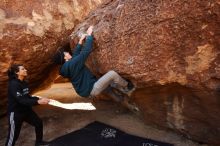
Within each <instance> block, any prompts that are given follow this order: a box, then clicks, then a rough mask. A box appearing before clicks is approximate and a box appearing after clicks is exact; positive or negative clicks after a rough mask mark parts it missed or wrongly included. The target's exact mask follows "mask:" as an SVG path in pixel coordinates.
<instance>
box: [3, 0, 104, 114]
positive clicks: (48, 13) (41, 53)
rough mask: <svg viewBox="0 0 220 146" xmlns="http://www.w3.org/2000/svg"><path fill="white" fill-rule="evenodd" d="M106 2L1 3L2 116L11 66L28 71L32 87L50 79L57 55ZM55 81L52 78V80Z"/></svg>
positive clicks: (19, 0)
mask: <svg viewBox="0 0 220 146" xmlns="http://www.w3.org/2000/svg"><path fill="white" fill-rule="evenodd" d="M101 1H102V0H74V1H70V0H46V1H39V0H28V1H26V0H16V1H8V0H7V1H1V2H0V56H1V58H0V62H1V63H0V70H1V71H0V87H1V88H0V98H1V103H0V109H1V111H0V114H2V113H3V111H2V110H3V109H5V108H3V105H5V104H6V100H7V98H6V91H7V75H6V71H7V69H8V67H9V66H10V64H11V63H13V62H17V63H22V64H24V65H25V67H26V68H27V69H28V73H29V75H30V76H29V77H30V78H29V81H30V83H31V87H36V86H37V85H39V83H40V82H42V80H44V79H45V77H47V76H48V72H49V69H50V64H51V60H50V57H51V56H52V55H53V53H54V51H55V50H56V49H57V48H58V46H60V45H61V44H62V43H63V42H65V40H66V38H67V37H68V35H69V34H70V32H71V31H72V29H73V28H74V27H75V25H76V24H78V23H79V21H81V20H82V19H83V18H84V17H85V16H86V15H87V14H88V13H89V11H90V10H91V9H94V8H95V7H96V6H97V5H98V4H100V3H101ZM51 78H52V77H51Z"/></svg>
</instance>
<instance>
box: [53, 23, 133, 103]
mask: <svg viewBox="0 0 220 146" xmlns="http://www.w3.org/2000/svg"><path fill="white" fill-rule="evenodd" d="M92 33H93V26H90V27H89V28H88V30H87V33H86V34H83V35H81V38H80V40H79V42H78V44H77V45H76V48H75V49H74V51H73V52H72V53H71V48H70V44H67V45H65V46H64V47H62V48H60V49H59V50H58V51H57V53H56V54H55V55H54V62H55V63H56V64H59V65H62V66H61V68H60V75H62V76H63V77H65V78H69V79H70V81H71V83H72V85H73V87H74V89H75V91H76V92H77V94H79V95H80V96H81V97H86V98H93V97H96V96H97V95H99V94H100V93H103V92H105V93H107V94H108V95H110V96H111V97H112V98H113V99H114V100H116V101H117V102H122V101H124V94H126V95H128V96H129V95H131V93H132V92H133V91H134V89H135V87H134V85H133V84H132V83H131V82H130V81H127V80H125V79H123V78H122V77H121V76H120V75H119V74H118V73H116V72H115V71H113V70H111V71H109V72H107V73H106V74H104V75H103V76H102V77H101V78H99V79H97V78H96V76H95V75H93V74H92V73H91V71H90V70H89V69H88V67H87V66H86V65H85V62H86V59H87V58H88V56H89V54H90V53H91V51H92V46H93V36H92ZM84 40H85V43H84V44H83V42H84ZM71 54H72V55H71ZM113 88H117V90H120V92H121V93H123V94H116V93H115V92H113Z"/></svg>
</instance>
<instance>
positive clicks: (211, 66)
mask: <svg viewBox="0 0 220 146" xmlns="http://www.w3.org/2000/svg"><path fill="white" fill-rule="evenodd" d="M91 24H93V25H95V33H94V36H95V47H94V50H93V53H91V55H90V57H89V60H88V62H87V63H88V65H89V67H90V69H91V70H93V72H95V73H96V74H98V75H99V74H104V73H106V72H107V71H108V70H110V69H114V70H115V71H117V72H118V73H119V74H121V75H122V76H123V77H126V78H129V79H130V80H132V81H133V82H134V83H135V84H136V85H137V87H140V88H145V90H148V89H150V88H148V87H156V86H161V85H169V84H172V83H175V84H178V86H179V85H181V86H183V87H187V88H190V89H191V90H192V89H193V90H203V91H206V92H208V93H209V94H206V95H205V94H204V96H203V95H198V96H187V95H183V94H182V92H181V93H180V94H178V96H177V98H174V95H173V94H171V93H170V94H168V95H167V94H166V98H168V97H169V96H171V97H172V99H170V100H169V101H167V102H166V100H163V99H161V98H162V97H160V98H159V96H157V97H158V99H154V98H155V97H154V96H144V92H140V94H139V93H138V95H139V98H138V97H137V98H135V99H134V102H136V103H139V101H140V100H141V99H142V98H143V102H142V103H141V104H138V105H139V108H140V109H142V110H141V112H142V113H143V115H144V117H145V119H146V122H148V123H149V122H150V123H153V122H152V121H155V120H158V121H160V122H158V123H156V124H157V125H160V126H164V127H168V128H172V129H174V130H176V131H179V132H181V133H184V134H186V135H187V136H188V137H190V138H192V139H196V140H198V141H202V142H205V143H213V144H220V140H219V137H220V127H219V123H220V118H219V117H220V102H219V96H216V95H215V96H214V95H213V94H212V92H214V93H216V94H218V92H219V89H220V55H219V53H220V48H219V46H220V34H219V31H220V25H219V24H220V2H219V1H218V0H208V1H200V0H192V1H172V0H168V1H162V0H154V1H152V0H141V1H136V0H115V1H109V2H107V3H105V4H103V5H102V6H100V7H99V8H98V9H96V10H95V11H94V12H92V13H91V14H90V15H89V16H88V17H87V18H86V20H85V21H83V23H81V24H80V25H78V26H77V27H76V29H75V31H74V32H73V33H72V38H76V37H75V36H76V35H77V33H79V32H81V31H84V30H85V29H86V28H87V27H88V26H89V25H91ZM169 89H170V90H177V87H176V86H172V88H169ZM160 91H161V90H158V91H157V90H155V92H158V94H159V92H160ZM141 93H143V94H141ZM218 95H219V94H218ZM144 98H148V99H145V100H144ZM190 98H192V99H190ZM194 98H196V99H194ZM150 100H152V101H155V102H158V103H157V104H153V106H151V105H152V104H150V103H148V101H150ZM160 105H163V106H160ZM158 106H159V107H158ZM163 107H164V108H163ZM167 109H169V111H168V110H167ZM171 110H175V112H171ZM149 111H152V114H153V116H151V118H152V119H149V117H147V116H146V115H148V114H146V113H149ZM176 112H177V113H178V114H176ZM144 113H145V114H144ZM203 113H205V114H203ZM161 114H164V116H160V115H161ZM163 117H164V119H162V118H163ZM161 121H163V122H161ZM194 125H200V126H199V127H198V126H194ZM196 128H197V130H196ZM211 131H215V136H213V135H209V134H210V132H211Z"/></svg>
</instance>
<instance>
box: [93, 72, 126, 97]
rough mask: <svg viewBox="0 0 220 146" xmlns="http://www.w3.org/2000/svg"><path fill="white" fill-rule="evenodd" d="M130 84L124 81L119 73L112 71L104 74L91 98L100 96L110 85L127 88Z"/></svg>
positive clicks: (94, 87) (96, 84) (95, 85)
mask: <svg viewBox="0 0 220 146" xmlns="http://www.w3.org/2000/svg"><path fill="white" fill-rule="evenodd" d="M127 84H128V82H127V81H126V80H124V79H123V78H122V77H121V76H120V75H119V74H118V73H116V72H115V71H113V70H111V71H109V72H107V73H106V74H104V75H103V76H102V77H101V78H100V79H99V80H98V81H97V82H95V84H94V86H93V89H92V91H91V93H90V96H91V97H95V96H97V95H99V94H100V93H101V92H102V91H104V90H105V89H106V88H107V87H108V86H109V85H111V86H114V87H116V88H120V87H122V88H123V87H126V86H127Z"/></svg>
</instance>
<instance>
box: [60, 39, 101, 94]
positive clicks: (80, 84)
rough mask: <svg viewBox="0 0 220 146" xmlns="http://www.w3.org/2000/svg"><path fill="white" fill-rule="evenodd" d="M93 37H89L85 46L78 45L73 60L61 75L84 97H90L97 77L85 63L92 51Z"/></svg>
mask: <svg viewBox="0 0 220 146" xmlns="http://www.w3.org/2000/svg"><path fill="white" fill-rule="evenodd" d="M92 45H93V37H92V36H87V38H86V42H85V45H84V46H82V45H80V44H77V46H76V48H75V49H74V50H73V56H72V59H71V60H69V61H66V62H65V63H64V64H63V65H62V67H61V69H60V75H62V76H63V77H65V78H69V79H70V80H71V83H72V85H73V87H74V89H75V90H76V92H77V93H78V94H79V95H80V96H82V97H88V96H89V95H90V92H91V91H92V88H93V85H94V83H95V82H96V81H97V79H96V77H95V76H94V75H93V74H92V73H91V72H90V70H89V69H88V68H87V67H86V65H85V61H86V59H87V57H88V56H89V54H90V53H91V51H92Z"/></svg>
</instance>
